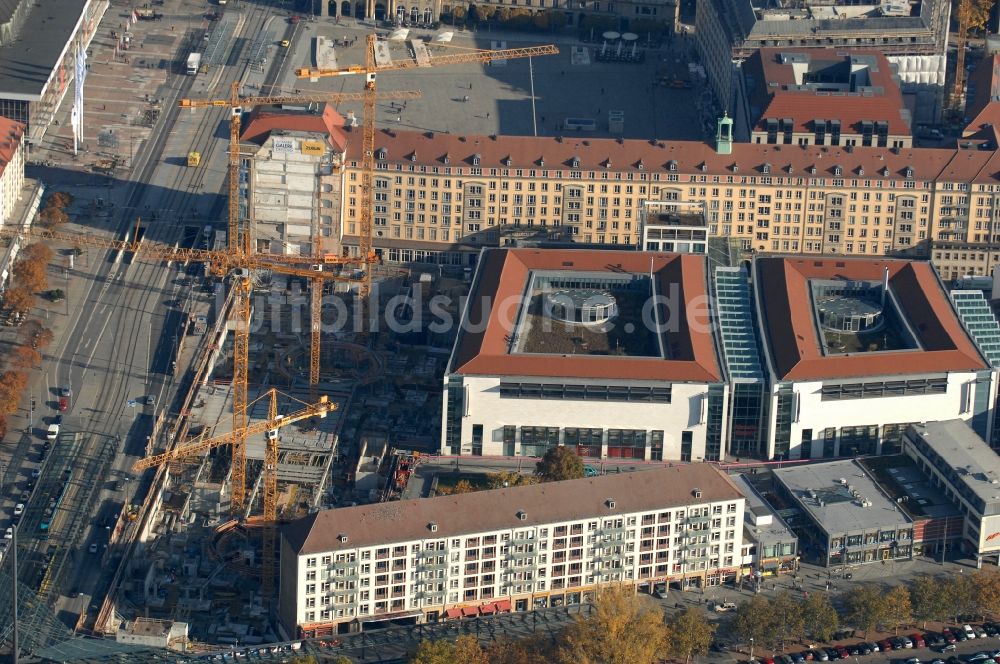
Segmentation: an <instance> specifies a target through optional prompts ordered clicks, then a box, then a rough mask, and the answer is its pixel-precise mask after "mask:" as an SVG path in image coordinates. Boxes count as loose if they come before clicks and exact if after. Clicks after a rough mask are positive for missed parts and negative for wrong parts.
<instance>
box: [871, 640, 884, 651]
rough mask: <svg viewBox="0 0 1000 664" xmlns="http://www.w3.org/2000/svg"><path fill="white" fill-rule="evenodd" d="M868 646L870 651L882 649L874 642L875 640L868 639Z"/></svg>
mask: <svg viewBox="0 0 1000 664" xmlns="http://www.w3.org/2000/svg"><path fill="white" fill-rule="evenodd" d="M868 647H869V648H871V649H872V652H879V651H880V650H882V649H881V648H880V647H879V645H878V643H876V642H875V641H869V642H868Z"/></svg>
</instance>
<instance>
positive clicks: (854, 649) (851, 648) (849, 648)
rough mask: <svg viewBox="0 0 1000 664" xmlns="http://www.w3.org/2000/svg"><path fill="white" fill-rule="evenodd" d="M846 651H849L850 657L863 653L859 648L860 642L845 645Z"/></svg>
mask: <svg viewBox="0 0 1000 664" xmlns="http://www.w3.org/2000/svg"><path fill="white" fill-rule="evenodd" d="M847 652H849V653H851V657H858V656H860V655H863V654H864V652H863V651H862V650H861V644H860V643H854V644H851V645H849V646H847Z"/></svg>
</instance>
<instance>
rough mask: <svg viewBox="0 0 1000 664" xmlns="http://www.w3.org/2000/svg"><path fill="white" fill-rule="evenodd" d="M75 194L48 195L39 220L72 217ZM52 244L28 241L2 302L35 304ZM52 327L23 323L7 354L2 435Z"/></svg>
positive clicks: (16, 308)
mask: <svg viewBox="0 0 1000 664" xmlns="http://www.w3.org/2000/svg"><path fill="white" fill-rule="evenodd" d="M72 202H73V197H72V196H70V195H69V194H67V193H64V192H59V191H57V192H55V193H53V194H52V195H50V196H49V197H48V200H47V201H46V204H45V207H44V208H43V209H42V211H41V212H39V214H38V219H39V223H40V224H41V225H42V226H45V227H47V228H53V227H55V226H58V225H60V224H63V223H65V222H66V221H68V220H69V217H68V215H67V214H66V208H67V207H68V206H69V205H70V204H71V203H72ZM52 256H53V253H52V249H51V247H49V245H47V244H44V243H41V242H35V243H32V244H28V245H25V246H24V247H23V248H22V249H21V251H20V252H18V258H17V260H16V261H15V262H14V269H13V284H14V285H13V286H12V287H10V288H8V289H7V290H6V291H5V292H4V294H3V306H4V308H5V309H7V310H8V311H10V312H13V313H17V314H21V315H24V314H27V313H28V312H29V311H30V310H31V309H32V307H34V306H35V303H36V301H37V297H38V294H39V293H40V292H42V291H45V290H46V289H48V287H49V279H48V266H49V262H50V261H51V260H52ZM52 339H53V334H52V331H51V330H49V329H47V328H45V327H43V326H42V324H41V323H40V322H38V321H36V320H30V321H28V322H27V323H25V324H24V325H22V326H21V330H20V334H19V335H18V340H17V342H18V343H17V345H16V346H15V347H14V348H13V350H12V351H11V352H10V353H8V354H7V355H6V357H5V360H6V362H5V364H6V367H5V370H4V371H3V372H2V373H0V438H2V437H4V436H6V435H7V418H8V417H10V416H11V415H12V414H14V413H16V412H17V409H18V406H19V404H20V402H21V399H22V398H23V397H24V391H25V389H26V388H27V386H28V380H29V376H28V373H29V372H30V371H31V370H32V369H34V368H35V367H37V366H39V365H40V364H41V363H42V355H41V352H40V351H41V350H43V349H44V348H45V347H46V346H48V345H49V344H50V343H52Z"/></svg>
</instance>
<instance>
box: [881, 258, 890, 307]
mask: <svg viewBox="0 0 1000 664" xmlns="http://www.w3.org/2000/svg"><path fill="white" fill-rule="evenodd" d="M888 290H889V266H888V265H886V266H885V271H884V272H883V273H882V309H885V294H886V292H888Z"/></svg>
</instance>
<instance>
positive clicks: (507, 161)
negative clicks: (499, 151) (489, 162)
mask: <svg viewBox="0 0 1000 664" xmlns="http://www.w3.org/2000/svg"><path fill="white" fill-rule="evenodd" d="M503 165H504V166H510V165H511V160H510V155H508V156H507V158H506V159H504V160H503Z"/></svg>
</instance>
